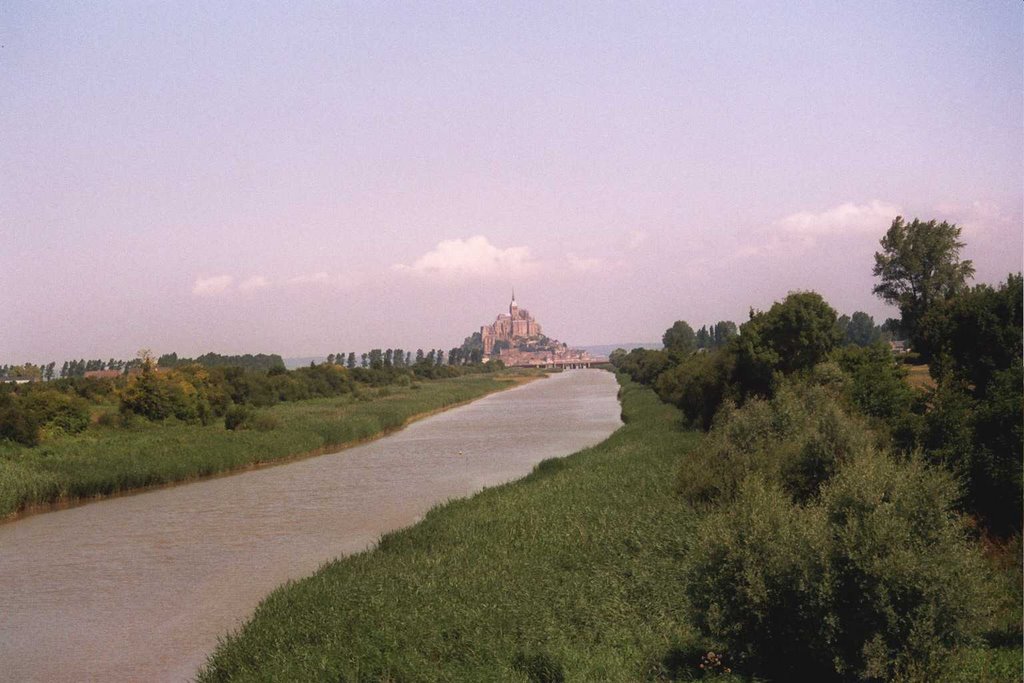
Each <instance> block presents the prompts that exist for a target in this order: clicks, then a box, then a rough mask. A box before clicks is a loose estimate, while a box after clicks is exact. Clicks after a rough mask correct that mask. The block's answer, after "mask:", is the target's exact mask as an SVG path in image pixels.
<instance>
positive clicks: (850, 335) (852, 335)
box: [843, 311, 881, 346]
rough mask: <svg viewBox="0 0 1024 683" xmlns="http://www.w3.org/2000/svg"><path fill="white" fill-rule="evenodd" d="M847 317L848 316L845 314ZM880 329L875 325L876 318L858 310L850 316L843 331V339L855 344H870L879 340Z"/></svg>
mask: <svg viewBox="0 0 1024 683" xmlns="http://www.w3.org/2000/svg"><path fill="white" fill-rule="evenodd" d="M843 317H846V316H843ZM880 332H881V331H880V330H879V329H878V328H877V327H875V319H874V318H872V317H871V316H870V315H868V314H867V313H865V312H864V311H857V312H856V313H854V314H853V317H852V318H850V321H849V323H848V324H847V325H846V329H845V330H844V331H843V341H844V342H845V343H847V344H853V345H855V346H868V345H869V344H873V343H874V342H876V341H878V339H879V336H880Z"/></svg>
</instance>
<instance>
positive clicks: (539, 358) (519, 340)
mask: <svg viewBox="0 0 1024 683" xmlns="http://www.w3.org/2000/svg"><path fill="white" fill-rule="evenodd" d="M480 343H482V344H483V355H484V358H485V359H486V360H500V361H502V362H503V363H504V364H505V365H506V366H508V367H590V365H591V364H592V363H600V362H604V361H605V360H606V359H604V358H597V357H595V356H591V355H590V354H589V353H587V352H586V351H583V350H581V349H571V348H569V345H568V344H565V343H563V342H560V341H558V340H557V339H551V338H549V337H547V336H545V335H544V333H543V332H542V331H541V326H540V323H538V322H537V321H536V320H535V319H534V317H533V316H531V315H530V312H529V311H528V310H526V309H525V308H520V307H519V304H518V303H516V293H515V290H513V291H512V301H511V303H509V305H508V313H501V314H499V315H498V317H497V318H496V319H495V320H494V322H493V323H491V324H490V325H483V326H482V327H481V328H480Z"/></svg>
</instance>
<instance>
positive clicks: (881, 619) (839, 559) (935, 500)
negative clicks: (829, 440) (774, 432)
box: [821, 453, 991, 680]
mask: <svg viewBox="0 0 1024 683" xmlns="http://www.w3.org/2000/svg"><path fill="white" fill-rule="evenodd" d="M955 499H956V487H955V485H954V483H953V481H952V479H951V478H950V477H949V476H948V475H947V474H946V473H944V472H941V471H939V470H934V469H928V468H926V467H925V466H924V465H923V464H922V463H920V462H919V461H916V460H912V461H909V462H904V463H900V462H897V461H896V460H894V459H893V458H891V457H888V456H886V455H885V454H881V453H872V454H870V455H868V456H865V457H859V458H855V459H854V460H852V461H850V462H849V463H847V464H846V465H845V466H844V467H843V468H842V469H841V470H840V472H839V473H838V474H837V475H836V477H835V478H834V479H833V480H832V482H830V484H829V485H828V486H827V487H826V488H825V490H824V491H823V493H822V497H821V508H822V509H823V510H824V512H825V514H826V515H827V519H828V532H829V541H830V545H831V547H830V552H829V564H830V570H831V572H832V574H833V582H834V583H833V591H834V596H833V600H832V605H833V610H834V617H835V619H836V625H837V629H836V643H835V657H836V662H837V670H839V671H840V672H841V673H846V674H853V675H857V676H860V677H872V678H884V679H891V678H893V677H909V678H911V679H917V680H934V679H935V677H936V675H937V672H938V671H939V670H940V668H941V666H942V661H943V659H944V658H945V657H946V655H947V654H948V653H949V652H951V651H952V650H953V649H955V648H957V647H959V646H964V645H970V644H973V643H977V642H978V636H979V629H980V628H981V627H982V625H983V624H984V622H985V619H984V615H985V614H986V613H987V612H988V611H989V610H990V607H991V605H990V603H989V598H988V596H987V594H986V593H987V591H986V585H985V584H986V581H987V579H988V576H987V574H986V569H985V566H984V564H983V561H982V558H981V555H980V553H979V551H978V549H977V548H975V547H973V546H972V545H971V544H970V542H969V537H968V527H967V524H966V521H965V520H964V519H963V518H961V517H960V516H959V515H958V514H956V513H955V512H954V502H955ZM840 663H841V665H842V666H841V667H840V666H839V664H840Z"/></svg>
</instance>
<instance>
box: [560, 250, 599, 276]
mask: <svg viewBox="0 0 1024 683" xmlns="http://www.w3.org/2000/svg"><path fill="white" fill-rule="evenodd" d="M565 259H566V261H568V263H569V269H570V270H572V271H573V272H576V273H596V272H597V271H599V270H604V267H605V260H604V259H602V258H596V257H589V258H588V257H581V256H577V255H576V254H572V253H569V254H566V255H565Z"/></svg>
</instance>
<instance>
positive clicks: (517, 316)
mask: <svg viewBox="0 0 1024 683" xmlns="http://www.w3.org/2000/svg"><path fill="white" fill-rule="evenodd" d="M540 336H541V331H540V324H539V323H538V322H537V321H536V320H534V319H533V317H532V316H531V315H530V312H529V311H528V310H526V309H525V308H522V309H521V308H519V304H517V303H516V293H515V290H512V303H510V304H509V305H508V314H507V315H506V314H505V313H502V314H500V315H499V316H498V317H497V319H496V320H495V321H494V323H492V324H490V325H484V326H483V327H481V328H480V338H481V339H482V340H483V343H484V355H485V356H490V355H491V354H492V353H494V346H495V344H497V343H498V342H505V343H506V344H505V345H503V346H507V347H511V345H512V343H513V342H514V341H516V340H517V339H522V338H529V337H540Z"/></svg>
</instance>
